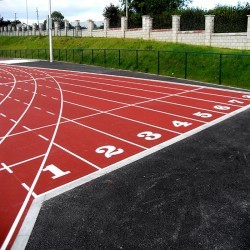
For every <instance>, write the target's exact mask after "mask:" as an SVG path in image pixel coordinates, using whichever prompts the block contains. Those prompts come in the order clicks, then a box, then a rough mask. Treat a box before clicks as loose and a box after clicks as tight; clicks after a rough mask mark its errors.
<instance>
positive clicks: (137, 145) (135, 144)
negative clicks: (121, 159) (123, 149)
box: [65, 118, 148, 149]
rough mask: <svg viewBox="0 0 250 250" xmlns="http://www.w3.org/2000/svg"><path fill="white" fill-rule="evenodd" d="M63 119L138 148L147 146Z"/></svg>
mask: <svg viewBox="0 0 250 250" xmlns="http://www.w3.org/2000/svg"><path fill="white" fill-rule="evenodd" d="M65 119H66V120H68V121H70V122H72V123H75V124H77V125H79V126H81V127H85V128H88V129H91V130H93V131H95V132H98V133H100V134H104V135H107V136H109V137H112V138H115V139H117V140H119V141H123V142H126V143H129V144H131V145H134V146H136V147H139V148H142V149H148V148H146V147H144V146H141V145H139V144H137V143H134V142H131V141H128V140H125V139H122V138H120V137H118V136H115V135H112V134H109V133H106V132H104V131H101V130H99V129H95V128H92V127H90V126H87V125H85V124H81V123H79V122H76V121H74V120H71V119H68V118H65Z"/></svg>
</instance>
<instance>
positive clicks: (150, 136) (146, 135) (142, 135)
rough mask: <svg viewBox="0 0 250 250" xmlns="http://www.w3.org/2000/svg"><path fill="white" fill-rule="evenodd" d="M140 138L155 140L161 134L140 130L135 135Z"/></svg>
mask: <svg viewBox="0 0 250 250" xmlns="http://www.w3.org/2000/svg"><path fill="white" fill-rule="evenodd" d="M137 136H138V137H140V138H144V139H145V140H147V141H153V140H157V139H159V138H160V137H161V134H157V133H153V132H151V131H145V132H141V133H139V134H138V135H137Z"/></svg>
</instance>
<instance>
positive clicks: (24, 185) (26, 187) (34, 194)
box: [22, 183, 37, 198]
mask: <svg viewBox="0 0 250 250" xmlns="http://www.w3.org/2000/svg"><path fill="white" fill-rule="evenodd" d="M22 186H23V187H24V188H25V189H26V190H27V191H29V190H30V188H29V187H28V185H27V184H26V183H22ZM32 195H33V197H34V198H37V194H36V193H35V192H32Z"/></svg>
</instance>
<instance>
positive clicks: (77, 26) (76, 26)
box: [75, 20, 81, 36]
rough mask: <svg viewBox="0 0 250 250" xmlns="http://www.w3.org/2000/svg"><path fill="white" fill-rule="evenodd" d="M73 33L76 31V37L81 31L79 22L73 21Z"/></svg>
mask: <svg viewBox="0 0 250 250" xmlns="http://www.w3.org/2000/svg"><path fill="white" fill-rule="evenodd" d="M75 24H76V25H75V31H76V36H78V35H79V32H80V31H81V24H80V20H75Z"/></svg>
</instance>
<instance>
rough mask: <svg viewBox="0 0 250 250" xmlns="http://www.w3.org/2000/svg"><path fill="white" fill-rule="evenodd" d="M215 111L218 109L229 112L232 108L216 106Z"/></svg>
mask: <svg viewBox="0 0 250 250" xmlns="http://www.w3.org/2000/svg"><path fill="white" fill-rule="evenodd" d="M214 108H215V109H218V110H229V109H230V107H227V106H221V105H216V106H214Z"/></svg>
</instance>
